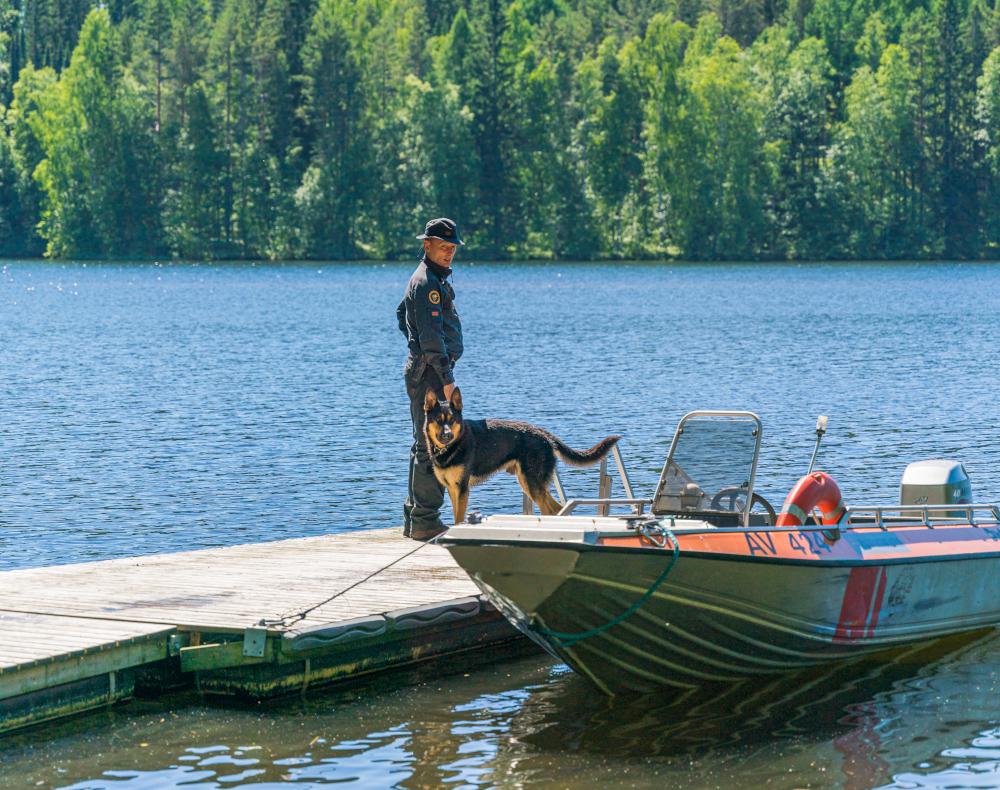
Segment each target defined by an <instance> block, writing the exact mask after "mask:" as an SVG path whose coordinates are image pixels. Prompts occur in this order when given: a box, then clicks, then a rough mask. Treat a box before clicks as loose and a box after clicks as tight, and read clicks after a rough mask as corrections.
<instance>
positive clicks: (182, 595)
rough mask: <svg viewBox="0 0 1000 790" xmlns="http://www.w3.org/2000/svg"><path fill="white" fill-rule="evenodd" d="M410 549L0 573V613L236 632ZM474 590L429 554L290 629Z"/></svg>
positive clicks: (289, 545) (319, 548)
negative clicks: (33, 614) (69, 617)
mask: <svg viewBox="0 0 1000 790" xmlns="http://www.w3.org/2000/svg"><path fill="white" fill-rule="evenodd" d="M417 545H418V544H417V543H415V542H414V541H411V540H409V539H406V538H403V537H402V534H401V530H399V529H384V530H366V531H361V532H353V533H344V534H339V535H325V536H318V537H310V538H296V539H291V540H283V541H274V542H271V543H262V544H261V543H258V544H248V545H243V546H228V547H225V548H220V549H204V550H199V551H191V552H179V553H176V554H164V555H154V556H149V557H137V558H127V559H116V560H105V561H100V562H89V563H80V564H77V565H64V566H58V567H54V568H30V569H24V570H18V571H7V572H4V573H0V609H3V610H9V611H18V612H38V613H42V614H57V615H62V616H74V617H83V618H90V619H101V620H106V621H129V622H142V623H162V624H165V625H173V626H176V627H178V628H179V629H180V630H189V631H202V632H217V633H240V632H242V631H243V629H245V628H246V627H247V626H250V625H255V624H256V623H257V622H258V621H259V620H260V619H261V618H268V619H275V618H277V616H278V615H280V614H282V613H288V612H295V611H298V610H301V609H303V608H305V607H307V606H310V605H312V604H315V603H317V602H319V601H321V600H323V599H324V598H327V597H329V596H330V595H332V594H333V593H334V592H336V591H337V590H340V589H343V588H345V587H347V586H349V585H351V584H353V583H354V582H356V581H358V580H359V579H361V578H364V577H365V576H366V575H368V574H370V573H372V572H374V571H376V570H378V569H379V568H381V567H384V566H385V565H387V564H388V563H389V562H392V561H393V560H395V559H397V558H399V557H401V556H402V555H404V554H406V553H407V552H408V551H412V550H413V549H414V548H416V547H417ZM255 580H257V581H255ZM260 580H266V584H265V583H258V582H259V581H260ZM478 592H479V590H478V589H477V588H476V587H475V585H474V584H473V583H472V582H471V580H470V579H469V578H468V576H466V574H465V573H464V571H462V570H461V568H459V567H458V566H457V565H456V564H455V562H454V561H453V560H452V559H451V556H450V555H449V554H448V553H447V551H445V550H444V549H442V548H440V547H438V546H427V547H426V548H423V549H421V550H420V551H419V552H417V553H416V554H414V555H413V556H412V557H408V558H407V559H405V560H403V561H402V562H400V563H399V564H397V565H395V566H394V567H392V568H390V569H389V570H388V571H386V572H384V573H382V574H380V575H378V576H376V577H374V578H373V579H371V580H370V581H368V582H366V583H365V584H362V585H360V586H359V587H357V588H355V589H354V590H351V592H349V593H347V594H346V595H343V596H341V597H340V598H338V599H337V600H335V601H333V602H331V603H330V604H327V605H326V606H323V607H322V608H321V609H319V610H317V611H316V612H314V613H312V614H310V615H309V617H307V618H306V619H305V620H300V621H297V622H296V625H299V626H308V625H319V624H323V623H328V622H334V621H339V620H347V619H351V618H356V617H361V616H365V615H368V614H378V613H382V612H385V611H389V610H392V609H399V608H405V607H407V606H416V605H421V604H425V603H433V602H435V601H440V600H446V599H452V598H460V597H463V596H468V595H476V594H478ZM0 627H2V626H0ZM278 630H280V629H274V631H275V632H277V631H278Z"/></svg>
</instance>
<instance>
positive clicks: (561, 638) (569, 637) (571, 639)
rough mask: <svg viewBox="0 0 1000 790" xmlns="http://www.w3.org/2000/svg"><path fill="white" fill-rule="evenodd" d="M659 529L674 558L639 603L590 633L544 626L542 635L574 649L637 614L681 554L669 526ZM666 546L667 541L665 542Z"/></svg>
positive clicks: (663, 580)
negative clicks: (555, 629)
mask: <svg viewBox="0 0 1000 790" xmlns="http://www.w3.org/2000/svg"><path fill="white" fill-rule="evenodd" d="M659 528H660V530H661V531H662V534H664V535H666V536H667V537H668V538H670V542H671V543H672V544H673V546H674V553H673V556H672V557H671V558H670V562H669V563H667V569H666V570H665V571H663V573H661V574H660V578H659V579H657V580H656V581H655V582H653V586H652V587H650V588H649V589H648V590H646V592H645V594H644V595H643V596H642V597H641V598H640V599H639V600H638V601H636V602H635V603H634V604H632V605H631V606H630V607H629V608H628V609H626V610H625V611H624V612H623V613H622V614H620V615H618V616H617V617H615V618H614V619H612V620H611V621H610V622H608V623H605V624H604V625H602V626H600V627H598V628H592V629H591V630H589V631H584V632H583V633H581V634H563V633H560V632H559V631H550V630H549V629H548V628H545V627H542V626H539V627H538V632H539V633H540V634H543V635H545V636H547V637H549V638H550V639H551V640H552V641H553V642H555V644H556V645H557V646H558V647H572V646H573V645H575V644H576V643H577V642H579V641H581V640H583V639H588V638H590V637H592V636H597V635H598V634H601V633H604V632H605V631H607V630H608V629H609V628H612V627H614V626H616V625H618V623H620V622H621V621H622V620H624V619H625V618H626V617H628V616H629V615H631V614H633V613H635V612H636V611H637V610H638V609H639V607H640V606H642V605H643V604H644V603H646V601H648V600H649V599H650V598H651V597H652V596H653V593H655V592H656V591H657V589H659V587H660V585H661V584H663V582H665V581H666V580H667V576H669V575H670V571H672V570H673V569H674V565H675V564H676V562H677V557H678V555H679V554H680V553H681V547H680V545H679V544H678V543H677V538H675V537H674V533H673V532H671V531H670V528H669V527H667V526H664V525H663V524H660V525H659ZM641 531H642V534H644V535H645V534H646V533H645V531H644V530H641ZM646 537H649V538H650V540H651V541H653V539H652V537H650V536H649V535H647V536H646ZM653 542H654V543H655V541H653ZM664 545H666V541H664Z"/></svg>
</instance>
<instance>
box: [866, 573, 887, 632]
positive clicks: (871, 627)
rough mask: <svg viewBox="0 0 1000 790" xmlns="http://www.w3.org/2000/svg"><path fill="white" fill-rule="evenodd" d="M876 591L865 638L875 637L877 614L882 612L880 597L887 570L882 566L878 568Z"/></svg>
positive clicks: (883, 590)
mask: <svg viewBox="0 0 1000 790" xmlns="http://www.w3.org/2000/svg"><path fill="white" fill-rule="evenodd" d="M879 570H880V571H881V573H880V574H879V578H878V590H876V591H875V602H874V603H873V604H872V616H871V617H870V618H869V619H868V630H867V631H866V632H865V636H875V626H877V625H878V613H879V612H880V611H881V610H882V597H883V596H884V595H885V579H886V577H887V576H888V575H889V569H888V568H886V567H885V566H884V565H883V566H881V567H880V568H879Z"/></svg>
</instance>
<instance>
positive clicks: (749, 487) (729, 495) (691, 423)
mask: <svg viewBox="0 0 1000 790" xmlns="http://www.w3.org/2000/svg"><path fill="white" fill-rule="evenodd" d="M760 432H761V431H760V420H759V419H758V418H757V417H756V415H753V414H750V413H749V412H742V413H735V414H725V413H723V414H711V413H698V412H693V413H692V414H689V415H687V416H686V417H685V418H684V419H683V420H681V424H680V425H679V426H678V427H677V433H676V435H675V436H674V441H673V443H672V445H671V448H670V455H669V456H668V458H667V463H666V465H665V466H664V468H663V473H662V474H661V476H660V482H659V484H658V485H657V488H656V496H655V499H654V503H653V512H654V513H666V512H702V513H705V512H711V513H729V514H735V513H743V512H745V511H746V505H747V501H748V498H749V497H751V496H752V491H753V476H754V471H755V467H756V463H757V453H758V449H759V447H760Z"/></svg>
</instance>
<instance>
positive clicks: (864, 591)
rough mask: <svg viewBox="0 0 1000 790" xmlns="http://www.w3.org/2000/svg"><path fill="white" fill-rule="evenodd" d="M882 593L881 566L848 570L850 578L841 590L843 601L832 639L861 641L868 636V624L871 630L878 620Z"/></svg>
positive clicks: (882, 573) (882, 572)
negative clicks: (845, 586)
mask: <svg viewBox="0 0 1000 790" xmlns="http://www.w3.org/2000/svg"><path fill="white" fill-rule="evenodd" d="M880 580H881V584H879V581H880ZM876 586H877V587H878V596H877V600H876ZM884 593H885V574H884V569H883V567H882V566H880V565H876V566H872V565H859V566H855V567H854V568H851V575H850V576H848V578H847V588H846V589H845V590H844V602H843V603H842V604H841V606H840V618H839V619H838V621H837V630H836V631H835V632H834V635H833V638H834V640H835V641H836V640H841V639H861V638H863V637H864V636H866V635H869V634H867V631H868V630H869V629H868V624H869V621H873V622H872V624H871V628H874V627H875V622H877V621H878V613H879V610H880V609H881V608H882V595H883V594H884ZM873 602H874V603H875V606H874V607H873V606H872V603H873Z"/></svg>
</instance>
